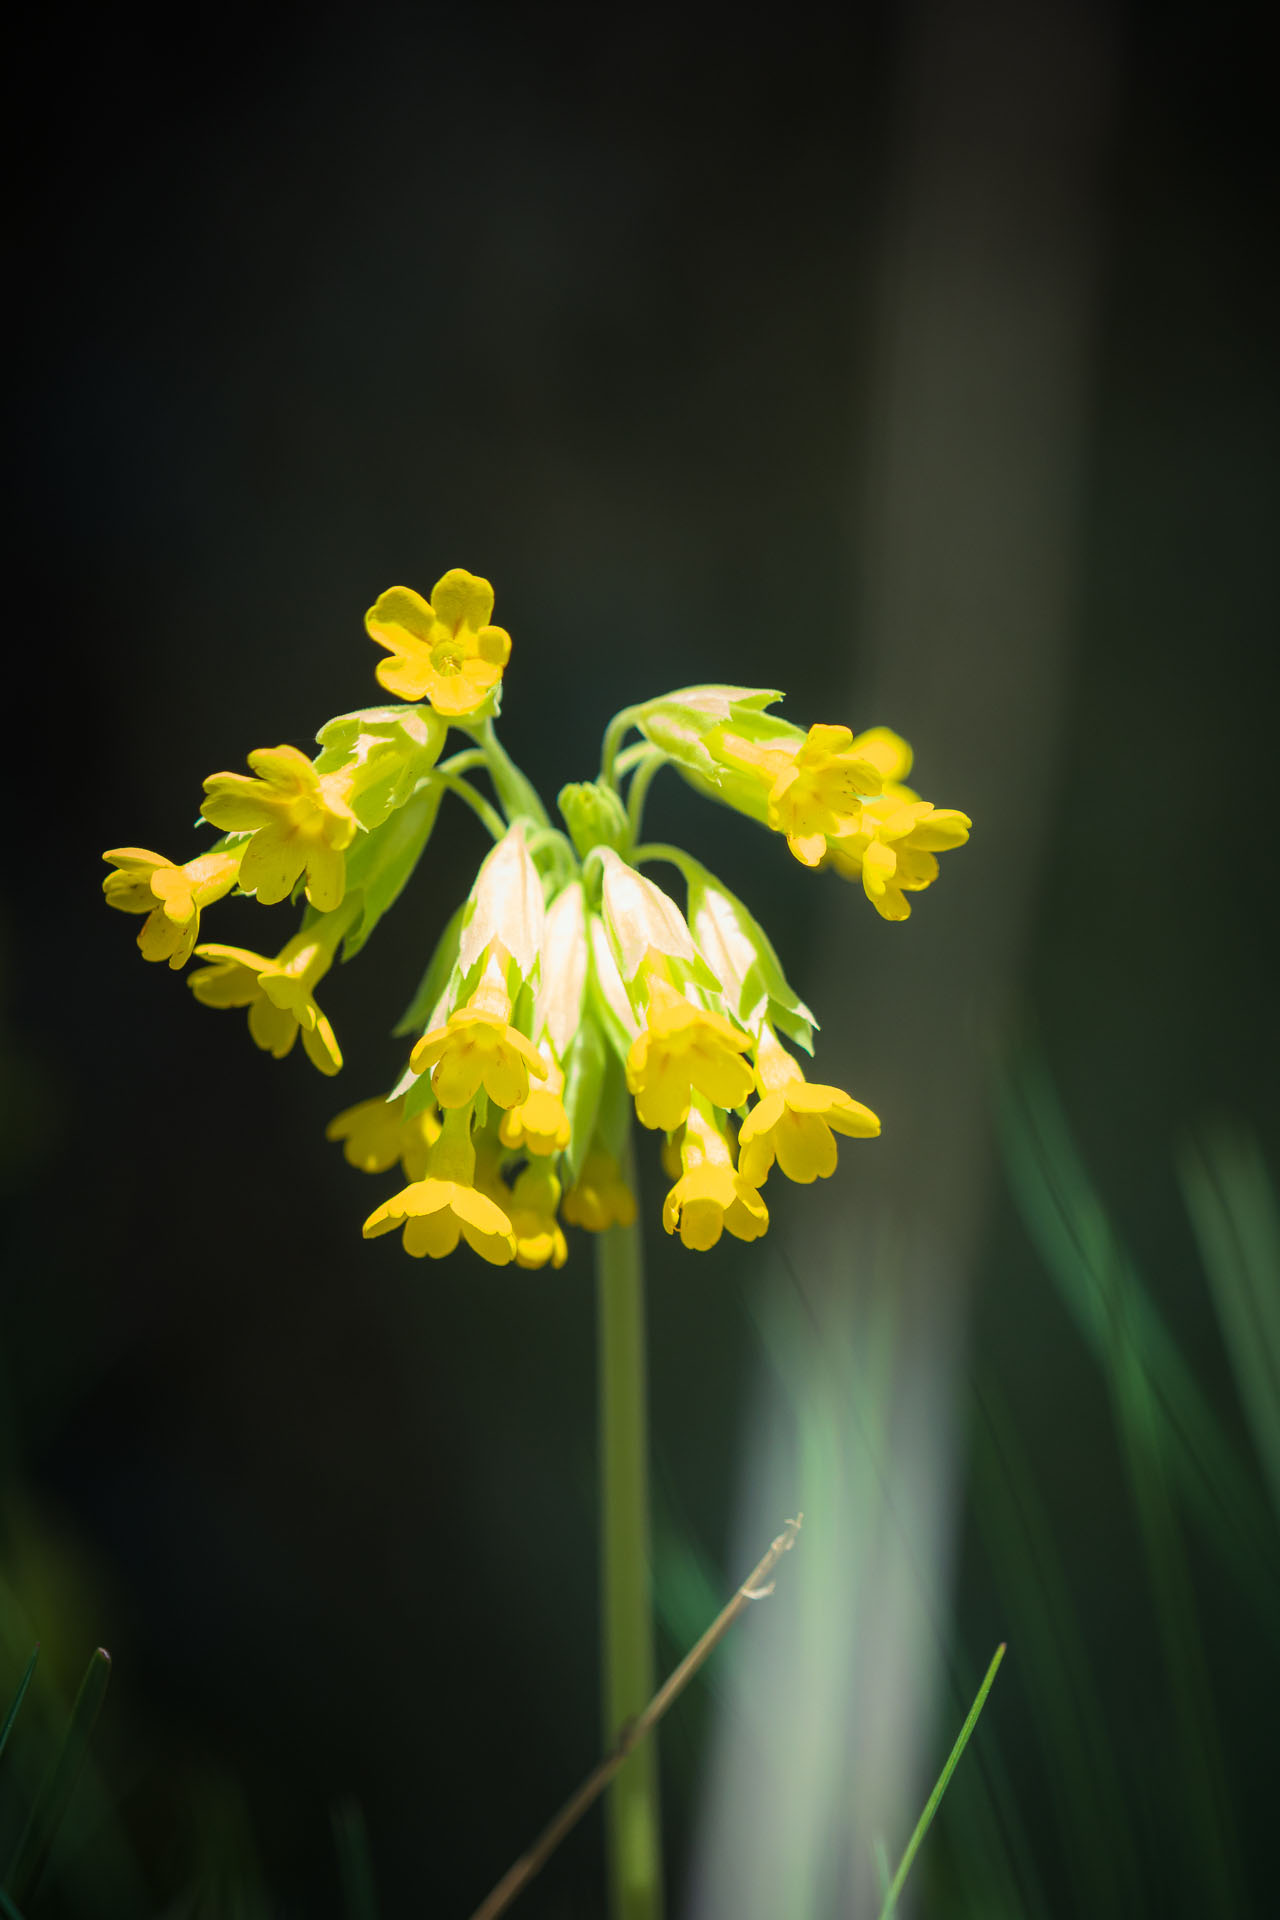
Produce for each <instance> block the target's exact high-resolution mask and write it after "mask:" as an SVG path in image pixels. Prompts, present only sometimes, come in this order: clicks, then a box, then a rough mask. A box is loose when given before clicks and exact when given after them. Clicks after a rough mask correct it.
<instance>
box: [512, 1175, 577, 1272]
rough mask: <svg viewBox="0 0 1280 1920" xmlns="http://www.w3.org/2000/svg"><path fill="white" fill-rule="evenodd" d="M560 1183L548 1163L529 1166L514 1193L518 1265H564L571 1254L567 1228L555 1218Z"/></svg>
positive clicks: (513, 1221)
mask: <svg viewBox="0 0 1280 1920" xmlns="http://www.w3.org/2000/svg"><path fill="white" fill-rule="evenodd" d="M559 1204H560V1182H559V1181H558V1180H557V1179H556V1176H555V1174H554V1173H553V1172H552V1171H551V1168H550V1167H549V1166H548V1165H547V1164H546V1163H545V1161H544V1162H543V1163H542V1164H541V1165H530V1166H527V1167H526V1168H525V1169H524V1171H523V1172H522V1173H520V1174H518V1175H517V1177H516V1183H515V1186H514V1188H513V1189H512V1192H511V1203H510V1208H509V1211H510V1214H511V1228H512V1232H513V1233H514V1234H515V1237H516V1265H517V1266H519V1267H530V1268H537V1267H545V1266H547V1265H548V1264H550V1265H551V1266H553V1267H562V1266H563V1265H564V1263H565V1261H566V1260H567V1259H568V1257H569V1246H568V1242H567V1241H566V1240H565V1237H564V1230H563V1228H562V1227H561V1225H560V1222H559V1221H558V1220H557V1219H556V1208H557V1207H558V1206H559Z"/></svg>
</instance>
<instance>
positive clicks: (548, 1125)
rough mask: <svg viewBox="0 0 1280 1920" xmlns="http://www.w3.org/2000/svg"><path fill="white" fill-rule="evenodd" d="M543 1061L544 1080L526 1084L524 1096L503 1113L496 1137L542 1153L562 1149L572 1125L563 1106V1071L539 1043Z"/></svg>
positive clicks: (543, 1154)
mask: <svg viewBox="0 0 1280 1920" xmlns="http://www.w3.org/2000/svg"><path fill="white" fill-rule="evenodd" d="M538 1051H539V1053H540V1054H541V1056H542V1058H543V1059H544V1060H545V1061H546V1066H547V1077H546V1082H545V1084H544V1085H543V1086H540V1087H530V1089H529V1094H528V1098H527V1099H525V1100H522V1101H521V1102H520V1105H519V1106H518V1107H511V1108H510V1109H509V1110H508V1111H507V1112H506V1113H504V1114H503V1116H502V1119H501V1122H500V1123H499V1126H498V1137H499V1139H500V1140H501V1141H502V1144H503V1146H504V1147H511V1148H512V1149H513V1150H514V1149H517V1148H519V1147H523V1148H524V1150H525V1152H526V1153H532V1154H537V1155H539V1156H540V1157H545V1156H547V1155H549V1154H553V1153H563V1151H564V1149H565V1148H566V1147H567V1146H568V1144H569V1138H570V1134H571V1132H572V1129H571V1127H570V1124H569V1116H568V1114H567V1113H566V1112H565V1106H564V1099H563V1094H564V1075H563V1073H562V1072H561V1071H560V1069H559V1067H558V1066H557V1065H556V1063H555V1061H554V1059H552V1057H551V1054H550V1051H549V1049H548V1048H547V1047H545V1046H543V1047H540V1048H539V1049H538Z"/></svg>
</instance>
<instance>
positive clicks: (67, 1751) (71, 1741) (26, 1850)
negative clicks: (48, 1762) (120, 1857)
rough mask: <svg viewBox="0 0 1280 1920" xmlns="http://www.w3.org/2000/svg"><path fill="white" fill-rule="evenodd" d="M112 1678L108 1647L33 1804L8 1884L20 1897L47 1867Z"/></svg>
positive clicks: (94, 1664) (85, 1684) (88, 1675)
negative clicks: (55, 1837)
mask: <svg viewBox="0 0 1280 1920" xmlns="http://www.w3.org/2000/svg"><path fill="white" fill-rule="evenodd" d="M110 1678H111V1655H110V1654H109V1653H108V1652H107V1650H106V1648H105V1647H99V1648H98V1650H97V1652H96V1653H95V1654H94V1656H93V1658H92V1659H91V1660H90V1662H89V1665H88V1667H87V1668H86V1669H85V1676H84V1679H83V1680H82V1681H81V1682H80V1691H79V1693H78V1694H77V1695H76V1703H75V1706H74V1707H73V1708H72V1709H71V1724H70V1725H69V1726H68V1728H67V1732H66V1737H65V1738H64V1740H63V1742H62V1747H61V1749H60V1751H59V1753H58V1757H57V1759H56V1760H55V1761H54V1763H53V1767H52V1769H51V1771H50V1773H49V1777H48V1779H47V1780H46V1781H45V1783H44V1786H43V1787H42V1788H41V1790H40V1795H39V1798H38V1799H37V1800H36V1803H35V1805H34V1807H32V1809H31V1817H30V1819H29V1820H28V1821H27V1830H26V1832H25V1833H24V1834H23V1836H22V1839H21V1841H20V1842H19V1845H18V1851H17V1855H16V1856H15V1859H14V1862H13V1865H12V1867H11V1868H10V1870H9V1872H8V1874H7V1875H6V1878H5V1886H6V1888H7V1890H8V1892H9V1893H10V1894H11V1895H12V1897H13V1898H14V1899H15V1900H19V1901H24V1900H25V1899H26V1897H27V1895H28V1894H29V1893H30V1892H32V1890H33V1889H34V1888H35V1886H36V1883H37V1882H38V1880H39V1878H40V1875H41V1873H42V1871H43V1870H44V1863H45V1861H46V1859H47V1858H48V1854H49V1848H50V1847H51V1846H52V1845H53V1840H54V1836H55V1835H56V1833H57V1831H58V1828H59V1827H60V1826H61V1824H62V1818H63V1815H64V1814H65V1813H66V1811H67V1807H68V1805H69V1803H70V1800H71V1795H72V1793H73V1792H74V1791H75V1784H76V1781H77V1779H78V1778H79V1775H80V1769H81V1767H82V1766H83V1765H84V1761H85V1756H86V1754H87V1753H88V1751H89V1737H90V1735H91V1734H92V1732H93V1727H94V1722H95V1721H96V1720H97V1718H98V1711H99V1708H100V1707H101V1706H102V1702H103V1699H104V1698H105V1696H106V1691H107V1682H108V1680H109V1679H110Z"/></svg>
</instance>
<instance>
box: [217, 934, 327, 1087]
mask: <svg viewBox="0 0 1280 1920" xmlns="http://www.w3.org/2000/svg"><path fill="white" fill-rule="evenodd" d="M350 921H351V915H350V914H349V913H345V912H344V913H338V914H329V915H326V916H325V917H324V918H323V919H322V920H319V921H317V922H316V924H315V925H314V926H312V927H304V928H303V929H302V931H301V932H300V933H296V934H295V935H294V936H293V939H292V940H290V941H289V942H288V943H287V944H286V945H285V946H283V947H282V948H281V949H280V952H279V953H278V954H277V955H276V957H275V959H274V960H268V959H267V958H266V956H265V955H264V954H261V953H251V952H250V951H249V949H248V948H247V947H224V946H220V945H218V944H217V943H216V942H210V943H208V944H207V945H205V946H202V947H197V948H196V954H197V957H198V958H199V959H201V960H208V961H210V962H211V963H212V964H211V965H210V966H207V967H202V968H200V970H199V971H198V972H196V973H193V974H192V975H191V976H190V978H189V979H188V981H187V985H188V986H189V987H190V988H191V991H192V993H194V994H195V997H196V999H197V1000H198V1001H199V1002H200V1004H201V1005H202V1006H205V1007H247V1008H248V1009H249V1032H250V1033H251V1034H252V1036H253V1039H254V1042H255V1043H256V1045H258V1046H260V1047H261V1048H262V1049H263V1051H264V1052H265V1053H270V1054H272V1055H273V1056H274V1058H275V1059H277V1060H283V1058H284V1056H285V1055H286V1054H287V1053H289V1052H290V1051H291V1049H292V1047H293V1043H294V1041H295V1040H296V1039H297V1037H298V1035H299V1033H301V1035H302V1045H303V1048H304V1049H305V1051H306V1055H307V1058H308V1060H310V1062H311V1064H312V1066H313V1067H318V1068H319V1069H320V1072H321V1073H329V1074H332V1073H337V1071H338V1069H339V1068H340V1067H341V1065H342V1049H341V1048H340V1047H339V1045H338V1041H337V1036H336V1035H335V1033H334V1031H333V1028H332V1027H331V1026H330V1024H329V1022H328V1020H327V1019H326V1018H325V1016H324V1014H323V1013H321V1011H320V1009H319V1007H318V1006H317V1005H316V1001H315V993H314V988H315V987H316V985H317V984H318V982H319V981H320V980H322V979H323V978H324V976H325V974H326V973H327V972H328V971H329V968H330V967H331V966H332V965H333V956H334V952H335V950H336V948H337V943H338V941H339V940H340V939H341V938H342V934H343V931H344V928H345V927H346V926H348V925H350Z"/></svg>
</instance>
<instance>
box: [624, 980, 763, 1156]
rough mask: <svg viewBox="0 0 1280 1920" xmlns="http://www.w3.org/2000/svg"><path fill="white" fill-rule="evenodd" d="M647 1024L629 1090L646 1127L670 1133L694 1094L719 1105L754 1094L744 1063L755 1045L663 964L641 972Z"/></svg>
mask: <svg viewBox="0 0 1280 1920" xmlns="http://www.w3.org/2000/svg"><path fill="white" fill-rule="evenodd" d="M642 971H643V973H644V977H645V980H646V982H647V986H648V1003H647V1005H646V1008H645V1025H644V1027H643V1029H642V1031H641V1033H640V1035H639V1037H638V1038H637V1039H636V1040H635V1041H634V1043H633V1044H632V1047H631V1051H630V1052H629V1053H628V1055H627V1088H628V1090H629V1092H631V1093H632V1094H633V1095H634V1096H635V1103H636V1112H637V1114H638V1115H639V1117H640V1121H641V1123H642V1125H644V1126H646V1127H655V1128H660V1129H661V1130H662V1132H664V1133H670V1132H671V1131H672V1129H673V1128H675V1127H678V1126H679V1125H680V1124H681V1122H682V1121H683V1120H684V1118H685V1116H686V1115H687V1114H688V1112H689V1101H690V1098H691V1096H692V1094H693V1093H694V1092H695V1091H697V1092H698V1093H702V1094H705V1095H706V1097H707V1099H708V1100H710V1101H712V1102H713V1103H714V1105H716V1106H717V1107H738V1106H741V1104H742V1102H743V1101H744V1100H745V1099H746V1098H747V1095H748V1094H749V1093H750V1091H751V1086H752V1077H751V1068H750V1066H749V1065H748V1064H747V1061H746V1060H745V1059H744V1057H743V1056H744V1055H745V1054H746V1052H747V1049H748V1048H749V1046H750V1044H751V1042H750V1040H749V1038H748V1036H747V1035H746V1034H745V1033H741V1032H739V1030H738V1029H737V1027H735V1026H733V1025H732V1024H731V1023H730V1022H729V1021H728V1020H726V1019H725V1018H724V1016H723V1014H719V1013H713V1012H711V1011H710V1009H708V1008H706V1007H698V1006H694V1004H693V1002H692V1001H691V1000H688V999H686V997H685V995H684V994H682V993H679V992H677V990H676V989H675V988H674V987H673V986H672V985H671V983H670V981H669V980H667V979H666V978H664V976H663V974H662V972H661V970H660V963H656V962H655V963H654V964H651V965H649V966H647V967H646V968H644V969H643V970H642Z"/></svg>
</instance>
